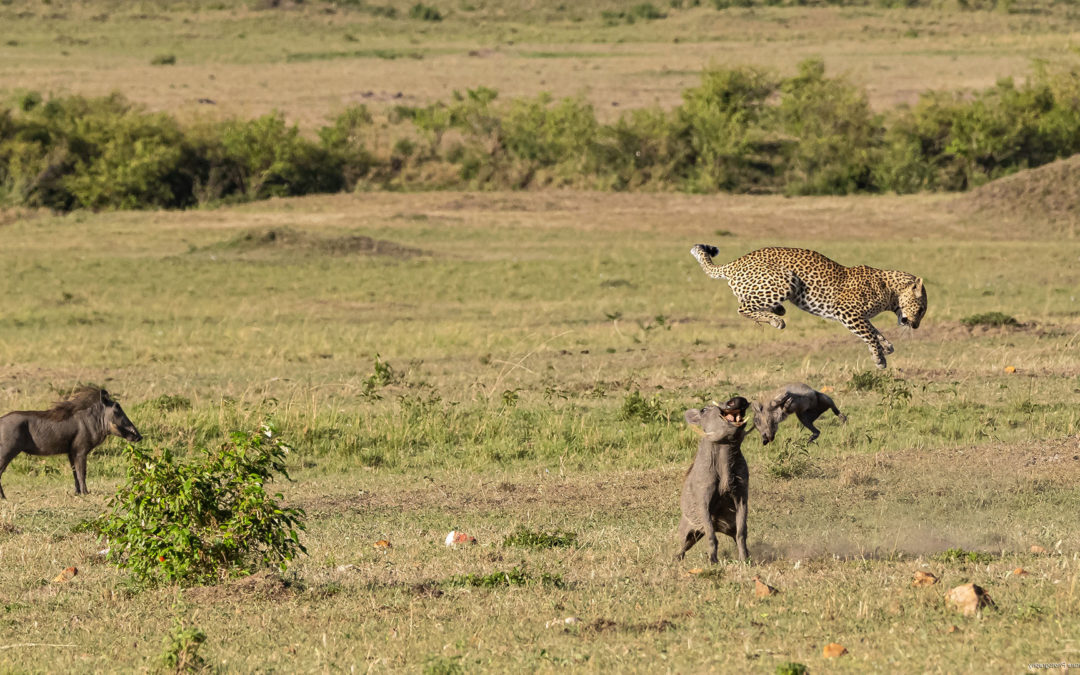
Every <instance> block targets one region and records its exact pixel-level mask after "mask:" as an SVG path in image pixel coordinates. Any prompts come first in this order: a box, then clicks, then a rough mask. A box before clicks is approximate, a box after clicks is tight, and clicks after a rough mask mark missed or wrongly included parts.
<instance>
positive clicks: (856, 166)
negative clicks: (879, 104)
mask: <svg viewBox="0 0 1080 675" xmlns="http://www.w3.org/2000/svg"><path fill="white" fill-rule="evenodd" d="M780 89H781V92H782V96H781V99H780V104H779V106H777V109H776V113H777V116H778V118H779V126H780V130H781V132H782V133H783V134H784V135H786V136H790V137H794V138H796V139H798V140H797V141H796V142H795V144H794V145H793V146H792V147H791V148H790V150H789V152H790V155H789V157H788V159H787V170H786V175H785V179H784V184H785V191H786V192H788V193H791V194H837V195H843V194H848V193H851V192H867V191H873V190H875V189H876V185H875V184H874V180H873V178H874V176H873V168H874V166H875V165H876V164H877V163H878V161H879V157H878V155H879V150H880V146H881V136H882V128H881V122H880V120H879V119H878V116H877V115H875V114H874V113H873V112H872V111H871V110H870V103H869V102H868V101H867V98H866V92H865V91H863V90H860V89H858V88H856V87H855V86H854V85H852V84H851V83H849V82H848V81H847V80H845V79H843V78H827V77H825V63H824V62H823V61H820V60H817V59H811V60H808V61H804V62H802V63H801V64H799V74H798V75H797V76H795V77H793V78H790V79H788V80H785V81H784V82H783V84H782V85H781V87H780Z"/></svg>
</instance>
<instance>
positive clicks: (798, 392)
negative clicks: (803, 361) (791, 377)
mask: <svg viewBox="0 0 1080 675" xmlns="http://www.w3.org/2000/svg"><path fill="white" fill-rule="evenodd" d="M826 410H831V411H833V414H835V415H836V416H837V417H839V418H840V423H841V424H844V423H846V422H847V415H845V414H844V413H842V412H840V410H839V409H837V407H836V404H835V403H833V400H832V399H831V398H829V397H828V395H826V394H822V393H821V392H820V391H816V390H814V389H813V388H812V387H810V386H809V385H806V384H803V383H802V382H797V383H793V384H785V385H784V386H783V387H780V388H779V389H777V390H776V391H774V392H772V393H771V394H768V395H766V396H765V398H763V399H762V400H761V401H756V402H754V427H755V428H757V430H758V432H760V433H761V444H762V445H768V444H769V443H770V442H771V441H772V440H773V438H774V437H775V436H776V428H777V427H779V426H780V423H781V422H783V421H784V420H785V419H787V416H788V415H790V414H792V413H795V417H798V418H799V421H800V422H802V425H803V426H804V427H806V428H807V429H809V430H810V433H811V436H810V441H811V442H812V441H814V440H815V439H816V438H817V437H818V435H819V434H821V432H820V431H818V428H817V427H815V426H814V421H815V420H816V419H817V418H818V417H821V414H822V413H823V412H825V411H826Z"/></svg>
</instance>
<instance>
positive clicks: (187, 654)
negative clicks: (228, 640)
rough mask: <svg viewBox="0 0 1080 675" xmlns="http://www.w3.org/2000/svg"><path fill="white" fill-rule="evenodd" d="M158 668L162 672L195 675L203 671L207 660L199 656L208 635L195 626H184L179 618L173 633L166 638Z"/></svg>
mask: <svg viewBox="0 0 1080 675" xmlns="http://www.w3.org/2000/svg"><path fill="white" fill-rule="evenodd" d="M163 642H164V644H163V646H162V650H161V654H160V655H158V659H157V660H158V668H159V669H160V670H161V671H162V672H170V673H194V672H200V671H202V670H203V669H204V668H205V666H206V660H205V659H203V657H201V656H199V648H200V647H202V645H203V643H204V642H206V633H204V632H203V631H202V630H200V629H199V628H196V627H194V626H186V627H185V626H184V624H183V622H182V621H181V620H180V619H179V618H177V619H176V621H175V622H174V623H173V629H172V633H170V634H169V635H167V636H166V637H165V640H164V641H163Z"/></svg>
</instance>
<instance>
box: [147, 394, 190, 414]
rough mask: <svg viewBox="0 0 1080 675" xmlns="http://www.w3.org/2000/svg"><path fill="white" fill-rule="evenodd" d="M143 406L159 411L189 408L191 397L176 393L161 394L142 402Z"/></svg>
mask: <svg viewBox="0 0 1080 675" xmlns="http://www.w3.org/2000/svg"><path fill="white" fill-rule="evenodd" d="M142 405H143V407H146V408H152V409H154V410H161V411H169V412H171V411H174V410H191V399H190V398H188V397H187V396H180V395H178V394H162V395H161V396H158V397H157V398H155V399H151V400H149V401H147V402H145V403H143V404H142Z"/></svg>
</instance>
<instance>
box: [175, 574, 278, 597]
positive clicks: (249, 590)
mask: <svg viewBox="0 0 1080 675" xmlns="http://www.w3.org/2000/svg"><path fill="white" fill-rule="evenodd" d="M290 595H292V589H291V588H289V584H288V583H287V582H286V581H285V580H284V579H282V578H281V577H280V576H278V575H277V574H274V573H273V572H270V571H263V572H257V573H256V574H252V575H250V576H246V577H243V578H241V579H234V580H230V581H226V582H225V583H222V584H218V585H217V586H197V587H195V588H189V589H187V590H186V591H184V596H185V598H186V599H187V600H188V601H190V602H197V603H213V602H233V601H237V600H253V599H258V600H284V599H285V598H288V597H289V596H290Z"/></svg>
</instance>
